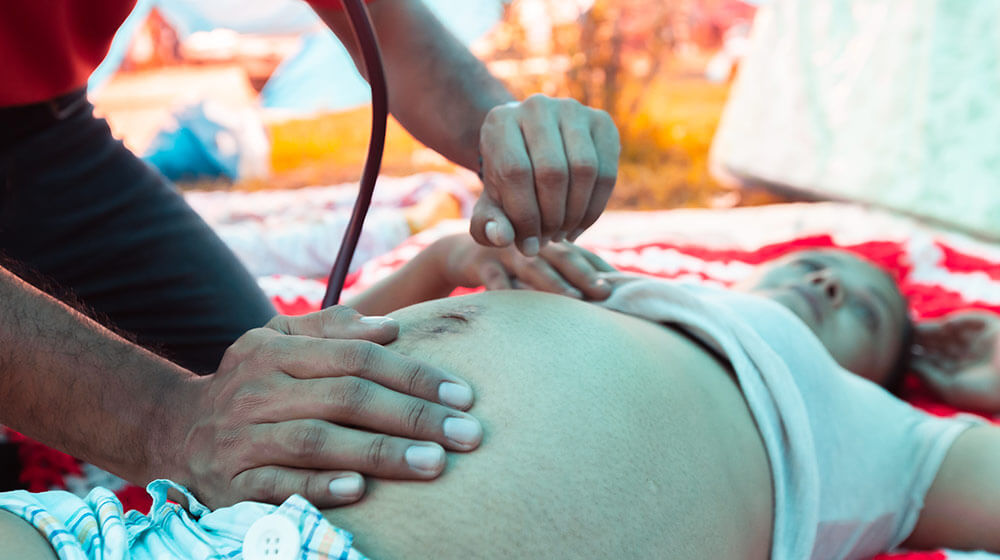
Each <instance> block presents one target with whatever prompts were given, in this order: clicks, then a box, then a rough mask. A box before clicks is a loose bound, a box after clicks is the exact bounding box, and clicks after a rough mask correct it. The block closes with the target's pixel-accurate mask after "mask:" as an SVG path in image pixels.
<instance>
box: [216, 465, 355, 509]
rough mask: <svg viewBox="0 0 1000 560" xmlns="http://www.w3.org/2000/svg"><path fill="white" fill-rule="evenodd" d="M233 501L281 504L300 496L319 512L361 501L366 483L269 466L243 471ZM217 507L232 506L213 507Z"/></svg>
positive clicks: (343, 475)
mask: <svg viewBox="0 0 1000 560" xmlns="http://www.w3.org/2000/svg"><path fill="white" fill-rule="evenodd" d="M230 493H231V494H232V495H233V496H234V497H233V499H231V500H230V501H232V502H237V501H243V500H252V501H255V502H264V503H270V504H280V503H281V502H283V501H285V500H287V499H288V498H290V497H291V496H292V494H298V495H300V496H302V497H303V498H305V499H307V500H309V503H311V504H313V505H314V506H316V507H318V508H321V509H322V508H332V507H338V506H342V505H346V504H350V503H354V502H356V501H358V500H360V499H361V496H363V495H364V493H365V480H364V478H363V477H362V476H361V475H360V474H358V473H356V472H348V471H332V472H331V471H319V470H308V469H295V468H290V467H280V466H267V467H257V468H253V469H250V470H246V471H243V472H241V473H239V474H238V475H236V476H235V477H234V478H233V480H232V483H231V486H230ZM210 505H211V506H213V507H221V506H222V505H231V504H210Z"/></svg>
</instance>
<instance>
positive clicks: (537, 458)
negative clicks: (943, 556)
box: [0, 254, 1000, 560]
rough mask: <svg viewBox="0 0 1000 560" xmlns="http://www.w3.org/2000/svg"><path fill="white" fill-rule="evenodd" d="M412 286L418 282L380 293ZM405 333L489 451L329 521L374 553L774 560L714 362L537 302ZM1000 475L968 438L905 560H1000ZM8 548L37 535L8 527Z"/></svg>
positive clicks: (767, 525)
mask: <svg viewBox="0 0 1000 560" xmlns="http://www.w3.org/2000/svg"><path fill="white" fill-rule="evenodd" d="M555 257H556V259H555V260H558V259H564V261H563V262H562V264H556V265H555V266H556V267H557V268H559V267H562V266H567V263H568V262H571V259H566V255H565V254H561V255H555ZM490 259H492V257H490ZM482 262H483V261H482V259H480V258H478V257H477V258H474V259H472V260H471V261H470V262H468V263H467V264H468V265H469V266H472V267H473V268H475V266H477V264H479V263H482ZM576 262H578V263H591V264H586V266H592V261H589V260H584V261H576ZM415 263H416V264H414V267H415V269H416V270H417V271H422V272H423V273H427V274H430V275H431V276H435V274H436V275H437V276H436V277H439V276H440V273H441V270H440V269H439V270H437V271H436V273H435V271H433V270H430V269H426V268H424V267H427V266H438V265H440V264H441V261H437V260H436V259H432V258H430V257H428V258H426V259H425V260H419V261H415ZM434 263H437V264H434ZM853 266H854V265H850V266H849V267H848V268H846V269H835V270H840V271H842V272H844V273H849V272H848V271H850V270H853ZM460 268H461V267H460ZM535 270H536V272H537V269H535ZM411 272H412V270H411ZM451 272H456V271H455V270H452V271H451ZM811 274H812V272H807V273H806V274H805V276H804V277H810V278H811ZM568 276H569V277H572V276H573V274H568ZM584 276H586V273H584V274H583V276H581V278H582V277H584ZM445 277H451V274H450V273H449V274H445ZM861 278H869V276H868V275H867V273H866V274H864V275H862V276H861ZM823 279H824V281H826V280H828V278H827V277H826V276H824V277H823ZM398 280H405V276H404V275H397V276H395V277H391V278H390V279H388V280H387V281H386V282H385V283H383V284H381V285H380V286H378V287H376V289H375V291H374V292H373V293H375V294H378V293H380V290H381V291H388V292H391V289H392V285H393V282H394V281H398ZM444 284H447V282H445V283H444ZM591 284H592V283H591ZM824 285H826V284H824ZM417 286H426V287H428V288H433V289H434V290H437V289H444V287H443V286H442V285H440V283H434V282H431V283H426V284H421V283H417ZM585 287H586V286H584V285H581V286H580V289H581V290H582V289H584V288H585ZM847 287H848V288H849V287H850V284H848V285H847ZM407 293H410V294H411V295H413V294H414V293H416V292H407ZM838 294H839V292H837V291H836V290H834V291H833V292H832V296H831V297H835V300H834V302H835V303H836V302H837V301H840V300H839V299H836V298H840V297H842V296H841V295H838ZM848 295H849V294H848ZM365 303H366V302H365V301H364V299H362V300H360V301H359V304H365ZM394 316H395V318H396V319H397V320H398V321H399V323H400V325H401V327H402V329H401V333H400V337H399V339H398V340H397V342H395V343H394V345H393V350H397V351H399V352H402V353H403V354H407V355H410V356H411V357H414V358H418V359H424V360H427V361H428V362H430V363H432V364H436V365H441V366H444V367H448V368H452V369H454V370H455V371H456V372H460V373H464V374H465V375H466V376H467V377H468V379H469V380H470V382H471V383H472V385H473V387H474V388H475V389H476V391H477V395H478V400H477V405H476V408H475V412H476V413H477V415H478V416H479V417H480V418H481V419H482V421H483V425H484V427H485V430H486V434H485V439H484V443H483V446H482V449H481V450H480V451H479V452H477V453H475V454H468V455H458V456H452V457H450V462H451V467H452V468H451V469H449V471H448V472H447V474H446V475H445V476H443V477H442V478H441V479H440V480H439V482H437V483H435V484H433V485H430V484H419V483H415V484H404V483H400V482H394V481H382V480H379V481H376V482H375V483H374V484H372V485H371V488H370V492H369V496H368V498H367V499H366V500H364V501H363V502H362V503H361V504H360V505H359V506H358V507H355V508H348V509H335V510H329V511H326V512H325V514H326V515H327V517H328V518H329V519H330V520H331V521H332V522H334V523H335V524H337V525H340V526H343V527H345V528H347V529H348V530H351V531H352V532H354V533H355V535H356V537H357V539H358V540H357V541H356V542H357V545H358V546H359V548H360V549H361V550H362V551H363V552H366V553H368V554H370V555H372V556H373V557H374V558H379V559H384V560H391V559H393V558H441V557H456V558H458V557H462V558H492V557H510V556H511V555H514V556H517V557H527V558H532V557H551V556H553V555H558V556H559V557H566V558H577V557H579V558H585V557H593V556H594V555H595V547H598V548H599V550H600V551H602V552H603V551H606V550H615V551H616V552H621V555H623V556H625V557H637V558H645V557H659V556H662V552H663V551H664V550H669V551H671V553H672V556H673V557H679V558H706V557H711V558H767V557H768V555H769V551H770V548H771V542H770V539H771V530H772V529H771V520H772V518H773V513H774V505H773V503H772V501H771V494H772V491H773V490H772V486H771V475H770V468H769V465H768V462H767V458H766V456H765V454H764V450H763V446H762V442H761V439H760V435H759V433H758V431H757V429H756V426H755V424H754V422H753V419H752V417H751V415H750V413H749V411H748V410H747V407H746V403H745V402H744V400H743V397H742V393H741V392H740V390H739V388H738V386H737V384H736V383H735V381H734V380H733V378H732V375H731V372H730V371H729V370H728V368H727V366H726V364H725V363H724V362H721V361H719V360H717V359H716V358H715V357H714V356H713V355H712V354H710V353H709V352H708V351H707V350H705V349H704V348H703V347H701V346H700V345H698V344H695V343H694V342H692V341H691V340H690V339H688V338H686V337H684V336H683V335H680V334H679V333H677V332H675V331H674V330H671V329H669V328H665V327H663V326H661V325H657V324H653V323H650V322H647V321H643V320H640V319H637V318H634V317H630V316H626V315H621V314H617V313H613V312H610V311H607V310H605V309H603V308H599V307H596V306H591V305H587V304H584V303H582V302H580V301H578V300H574V299H570V298H565V297H558V296H554V295H546V294H542V293H533V292H523V291H508V292H492V293H486V294H479V295H475V296H467V297H463V298H451V299H445V300H436V301H429V302H426V303H423V304H420V305H414V306H411V307H407V308H405V309H400V310H399V311H397V312H396V313H394ZM310 317H313V318H315V315H314V316H306V318H305V320H307V321H308V320H310V319H309V318H310ZM886 324H888V323H886ZM706 410H709V411H711V413H705V411H706ZM998 470H1000V429H998V428H996V427H992V426H984V427H976V428H972V429H969V430H967V431H966V432H964V433H963V434H962V435H961V436H960V437H959V438H958V439H957V440H956V442H955V443H954V445H953V446H952V448H951V449H950V450H949V452H948V454H947V456H946V457H945V460H944V462H943V463H942V466H941V468H940V470H939V471H938V474H937V476H936V478H935V480H934V482H933V484H932V486H931V488H930V490H929V492H928V494H927V496H926V498H925V503H924V507H923V509H922V510H921V513H920V517H919V519H918V522H917V525H916V528H915V529H914V531H913V533H912V534H911V535H910V537H909V538H908V539H907V541H906V542H904V546H907V547H913V548H940V547H947V548H963V549H985V550H991V551H996V552H1000V539H998V533H997V532H996V531H995V520H996V519H998V518H1000V484H998V482H997V479H996V477H995V475H994V473H996V472H997V471H998ZM18 524H20V525H21V527H19V528H18V527H13V528H12V527H11V525H18ZM6 530H15V531H20V533H19V534H24V535H29V534H30V531H32V529H30V527H28V526H27V524H26V523H24V522H23V521H20V520H18V519H11V518H10V517H7V518H4V517H2V516H0V532H2V531H6ZM595 543H596V544H595ZM0 557H2V556H0ZM18 557H19V558H24V557H25V556H18Z"/></svg>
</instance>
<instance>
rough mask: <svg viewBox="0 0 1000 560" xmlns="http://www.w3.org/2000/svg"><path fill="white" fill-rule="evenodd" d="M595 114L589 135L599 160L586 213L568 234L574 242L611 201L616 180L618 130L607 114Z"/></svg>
mask: <svg viewBox="0 0 1000 560" xmlns="http://www.w3.org/2000/svg"><path fill="white" fill-rule="evenodd" d="M595 114H596V116H595V119H594V123H593V124H592V126H591V134H592V135H593V139H594V147H595V148H596V150H597V154H598V159H599V164H598V169H597V180H596V181H595V183H594V190H593V193H592V194H591V196H590V202H589V203H588V205H587V211H586V212H585V213H584V215H583V220H582V221H581V222H580V225H579V227H577V228H576V229H575V230H574V231H572V232H570V235H569V240H570V241H575V240H576V238H578V237H580V234H582V233H583V231H584V230H586V229H587V228H589V227H590V226H592V225H593V224H594V222H596V221H597V218H599V217H600V216H601V212H604V208H605V206H607V204H608V200H610V199H611V193H612V192H613V191H614V188H615V181H616V180H617V178H618V157H619V155H620V154H621V144H620V142H619V140H618V128H617V127H615V124H614V122H613V121H612V120H611V117H609V116H608V114H607V113H605V112H603V111H595Z"/></svg>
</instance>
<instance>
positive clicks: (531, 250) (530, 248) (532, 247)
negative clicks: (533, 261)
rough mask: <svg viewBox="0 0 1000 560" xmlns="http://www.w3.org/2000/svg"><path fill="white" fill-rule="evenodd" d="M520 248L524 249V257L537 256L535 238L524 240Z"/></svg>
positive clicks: (536, 240) (536, 239)
mask: <svg viewBox="0 0 1000 560" xmlns="http://www.w3.org/2000/svg"><path fill="white" fill-rule="evenodd" d="M522 246H523V247H524V254H525V255H528V256H529V257H533V256H535V255H537V254H538V238H537V237H529V238H527V239H525V240H524V244H523V245H522Z"/></svg>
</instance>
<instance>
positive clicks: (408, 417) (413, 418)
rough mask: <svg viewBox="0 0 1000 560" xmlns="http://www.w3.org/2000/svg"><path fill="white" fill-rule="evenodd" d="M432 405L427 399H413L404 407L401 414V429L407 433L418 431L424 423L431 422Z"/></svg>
mask: <svg viewBox="0 0 1000 560" xmlns="http://www.w3.org/2000/svg"><path fill="white" fill-rule="evenodd" d="M432 409H433V407H432V406H431V404H430V403H428V402H427V401H422V400H415V401H414V402H412V403H410V404H409V405H407V407H406V414H405V415H404V416H403V429H405V430H407V431H408V432H409V433H413V434H416V433H420V432H421V431H422V429H423V428H424V426H425V425H426V424H430V423H431V417H432V416H433V410H432Z"/></svg>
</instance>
